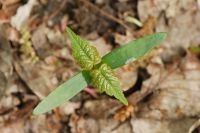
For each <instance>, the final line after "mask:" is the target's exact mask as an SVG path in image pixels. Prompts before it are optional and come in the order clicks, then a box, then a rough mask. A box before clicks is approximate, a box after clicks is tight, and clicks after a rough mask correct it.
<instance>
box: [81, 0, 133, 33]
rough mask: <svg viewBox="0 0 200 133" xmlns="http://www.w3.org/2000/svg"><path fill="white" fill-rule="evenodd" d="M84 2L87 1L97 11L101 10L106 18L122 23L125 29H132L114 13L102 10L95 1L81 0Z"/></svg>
mask: <svg viewBox="0 0 200 133" xmlns="http://www.w3.org/2000/svg"><path fill="white" fill-rule="evenodd" d="M81 1H82V2H83V3H85V4H86V5H87V6H89V7H91V8H93V9H95V10H96V11H97V12H99V13H100V14H101V15H103V16H105V17H106V18H108V19H110V20H112V21H114V22H116V23H118V24H120V25H121V26H123V27H124V28H125V29H127V30H129V31H131V30H130V28H129V27H128V26H127V25H126V24H125V23H124V22H123V21H122V20H120V19H118V18H116V17H114V16H113V15H111V14H109V13H108V12H105V11H103V10H101V9H100V8H99V7H97V6H96V5H94V4H93V3H91V2H89V1H87V0H81Z"/></svg>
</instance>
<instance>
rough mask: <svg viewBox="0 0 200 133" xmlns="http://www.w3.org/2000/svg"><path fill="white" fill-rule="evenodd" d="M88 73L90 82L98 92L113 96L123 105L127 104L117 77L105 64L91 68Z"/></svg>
mask: <svg viewBox="0 0 200 133" xmlns="http://www.w3.org/2000/svg"><path fill="white" fill-rule="evenodd" d="M90 75H91V77H92V84H93V85H94V86H95V87H96V88H97V89H98V90H99V92H101V93H102V92H105V93H106V94H108V95H109V96H114V97H115V98H117V99H118V100H120V101H121V102H122V103H124V104H125V105H128V102H127V100H126V98H125V96H124V94H123V92H122V89H121V88H120V82H119V80H118V78H117V77H116V76H115V74H114V72H113V70H112V69H111V68H110V67H109V66H108V65H107V64H102V65H101V66H100V67H99V68H98V69H94V70H92V71H91V73H90Z"/></svg>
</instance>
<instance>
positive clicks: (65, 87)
mask: <svg viewBox="0 0 200 133" xmlns="http://www.w3.org/2000/svg"><path fill="white" fill-rule="evenodd" d="M90 81H91V78H90V75H89V73H88V72H86V71H82V72H80V73H78V74H77V75H75V76H74V77H72V78H71V79H69V80H68V81H66V82H65V83H63V84H61V85H60V86H59V87H58V88H56V90H55V91H53V92H51V93H50V94H49V95H48V97H46V98H45V99H44V100H43V101H42V102H40V104H39V105H38V106H37V107H36V108H35V109H34V110H33V114H35V115H38V114H42V113H45V112H47V111H49V110H51V109H53V108H55V107H57V106H58V105H60V104H62V103H64V102H65V101H68V100H69V99H71V98H72V97H74V96H75V95H76V94H77V93H79V92H80V91H81V90H82V89H83V88H85V87H87V85H88V84H89V83H90Z"/></svg>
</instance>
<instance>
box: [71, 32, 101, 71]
mask: <svg viewBox="0 0 200 133" xmlns="http://www.w3.org/2000/svg"><path fill="white" fill-rule="evenodd" d="M67 33H68V35H69V37H70V39H71V40H72V54H73V57H74V58H75V60H76V61H77V62H78V64H79V65H80V66H81V68H83V69H84V70H91V69H92V68H93V67H94V66H95V65H96V64H98V63H100V62H101V57H100V55H99V53H98V52H97V49H96V48H95V47H94V46H91V45H90V44H89V42H88V41H87V40H84V39H82V38H80V37H79V36H78V35H76V34H75V33H74V32H73V31H72V30H71V29H70V28H67Z"/></svg>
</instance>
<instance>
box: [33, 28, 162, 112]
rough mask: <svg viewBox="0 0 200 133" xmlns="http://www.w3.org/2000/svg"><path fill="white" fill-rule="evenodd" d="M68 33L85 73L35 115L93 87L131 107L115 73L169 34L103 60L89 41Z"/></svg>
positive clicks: (59, 89) (58, 90)
mask: <svg viewBox="0 0 200 133" xmlns="http://www.w3.org/2000/svg"><path fill="white" fill-rule="evenodd" d="M66 30H67V33H68V36H69V38H70V39H71V44H72V45H71V47H72V55H73V57H74V59H75V60H76V62H77V63H78V64H79V65H80V67H81V68H82V71H81V72H79V73H78V74H76V75H75V76H74V77H72V78H70V79H69V80H68V81H66V82H64V83H63V84H61V85H60V86H58V87H57V88H56V89H55V90H54V91H53V92H51V93H50V94H49V95H48V96H47V97H46V98H45V99H44V100H42V101H41V102H40V103H39V104H38V105H37V106H36V108H35V109H34V110H33V114H35V115H38V114H42V113H45V112H47V111H49V110H51V109H53V108H55V107H57V106H59V105H60V104H62V103H64V102H66V101H68V100H70V99H71V98H72V97H74V96H75V95H76V94H78V93H79V92H80V91H81V90H83V89H84V88H85V87H87V86H88V85H93V86H94V88H96V89H97V91H98V92H100V93H106V94H107V95H109V96H113V97H115V98H116V99H118V100H119V101H120V102H121V103H123V104H124V105H128V101H127V99H126V97H125V96H124V94H123V91H122V89H121V87H120V81H119V79H118V78H117V77H116V76H115V73H114V69H116V68H118V67H122V66H123V65H125V64H127V63H130V62H133V61H135V60H137V59H138V58H140V57H141V56H143V55H144V54H145V53H147V52H148V51H150V50H151V49H152V48H153V47H155V46H157V45H158V44H160V43H161V42H162V41H163V40H164V39H165V38H166V33H163V32H159V33H154V34H152V35H147V36H145V37H143V38H140V39H137V40H135V41H132V42H129V43H127V44H125V45H123V46H121V47H119V48H116V49H114V50H113V51H111V52H110V53H108V54H106V55H105V56H103V57H100V55H99V53H98V51H97V49H96V48H95V47H94V46H92V45H90V43H89V42H88V41H87V40H85V39H83V38H81V37H80V36H78V35H76V34H75V33H74V32H73V31H72V30H71V29H70V28H68V27H67V28H66Z"/></svg>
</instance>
